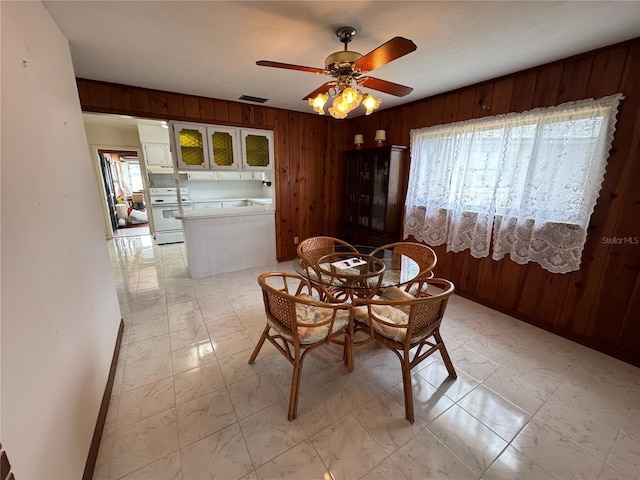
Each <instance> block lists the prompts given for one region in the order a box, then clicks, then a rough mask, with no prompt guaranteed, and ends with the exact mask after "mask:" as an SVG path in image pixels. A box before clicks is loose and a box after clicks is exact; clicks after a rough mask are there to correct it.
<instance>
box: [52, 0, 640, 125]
mask: <svg viewBox="0 0 640 480" xmlns="http://www.w3.org/2000/svg"><path fill="white" fill-rule="evenodd" d="M44 3H45V5H46V7H47V8H48V10H49V11H50V12H51V15H52V16H53V18H54V20H55V21H56V22H57V24H58V25H59V27H60V29H61V30H62V32H63V33H64V34H65V35H66V37H67V38H68V39H69V42H70V46H71V55H72V58H73V65H74V68H75V72H76V76H78V77H81V78H88V79H94V80H103V81H108V82H116V83H121V84H128V85H135V86H141V87H148V88H153V89H159V90H167V91H172V92H180V93H186V94H193V95H202V96H205V97H213V98H220V99H224V100H234V101H237V100H238V97H240V95H243V94H246V95H252V96H257V97H264V98H268V99H269V101H268V102H267V103H266V104H265V105H267V106H271V107H277V108H285V109H288V110H294V111H300V112H311V108H310V107H309V105H308V104H307V102H305V101H303V100H301V99H302V98H303V97H304V96H305V95H307V94H308V93H310V92H311V91H313V90H315V89H316V88H317V87H319V86H320V85H322V84H323V83H325V82H326V81H329V80H330V77H326V76H321V75H316V74H312V73H305V72H297V71H291V70H280V69H274V68H268V67H259V66H256V64H255V62H256V61H257V60H272V61H276V62H284V63H292V64H297V65H304V66H310V67H319V68H323V67H324V59H325V57H326V56H327V55H329V54H330V53H332V52H335V51H339V50H341V49H342V44H341V43H340V42H339V40H338V37H337V36H336V35H335V30H336V29H337V28H338V27H340V26H344V25H349V26H352V27H355V28H356V29H357V30H358V34H357V35H356V36H355V38H354V39H353V41H352V42H351V44H350V46H349V49H350V50H354V51H357V52H360V53H362V54H366V53H367V52H369V51H371V50H373V49H374V48H376V47H378V46H379V45H380V44H382V43H384V42H386V41H387V40H389V39H391V38H392V37H394V36H403V37H406V38H408V39H410V40H413V42H414V43H415V44H416V45H417V47H418V48H417V50H416V51H415V52H413V53H410V54H408V55H406V56H405V57H402V58H400V59H398V60H395V61H393V62H391V63H389V64H387V65H385V66H383V67H381V68H379V69H376V70H374V71H373V72H372V73H371V76H374V77H377V78H381V79H384V80H389V81H392V82H395V83H400V84H403V85H407V86H410V87H413V88H414V90H413V92H412V93H411V94H410V95H408V96H406V97H403V98H396V97H393V96H391V95H386V94H380V95H379V96H380V97H381V98H382V102H383V103H382V106H381V108H389V107H391V106H395V105H399V104H403V103H408V102H412V101H414V100H418V99H421V98H425V97H428V96H431V95H434V94H437V93H441V92H445V91H449V90H452V89H455V88H458V87H462V86H466V85H470V84H473V83H476V82H479V81H483V80H487V79H491V78H495V77H498V76H500V75H505V74H508V73H512V72H516V71H519V70H522V69H526V68H528V67H533V66H536V65H540V64H543V63H546V62H550V61H553V60H557V59H561V58H564V57H567V56H570V55H574V54H577V53H581V52H585V51H588V50H592V49H594V48H598V47H602V46H606V45H610V44H613V43H616V42H620V41H623V40H627V39H630V38H634V37H639V36H640V2H639V1H624V2H615V1H586V2H580V1H568V2H553V1H547V2H543V1H532V2H528V1H522V2H520V1H511V2H503V1H500V2H489V1H475V2H459V1H440V2H435V1H410V2H401V1H364V2H350V1H341V2H337V1H297V2H294V1H290V2H272V1H256V2H245V1H159V2H158V1H45V2H44ZM359 110H362V112H360V111H359ZM363 112H364V110H363V109H358V110H357V111H354V112H353V113H352V114H351V115H350V116H355V115H358V114H362V113H363Z"/></svg>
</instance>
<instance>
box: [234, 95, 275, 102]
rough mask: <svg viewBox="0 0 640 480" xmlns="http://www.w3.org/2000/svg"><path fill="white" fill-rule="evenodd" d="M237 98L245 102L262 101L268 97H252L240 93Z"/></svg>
mask: <svg viewBox="0 0 640 480" xmlns="http://www.w3.org/2000/svg"><path fill="white" fill-rule="evenodd" d="M238 100H245V101H247V102H256V103H264V102H266V101H267V100H268V98H260V97H252V96H251V95H242V96H241V97H240V98H239V99H238Z"/></svg>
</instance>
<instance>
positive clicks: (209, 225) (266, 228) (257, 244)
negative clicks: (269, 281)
mask: <svg viewBox="0 0 640 480" xmlns="http://www.w3.org/2000/svg"><path fill="white" fill-rule="evenodd" d="M243 203H244V204H243V205H242V206H233V207H223V208H215V207H214V208H203V209H198V210H188V211H187V210H185V211H184V212H183V214H182V215H178V216H176V218H180V219H181V220H182V225H183V230H184V241H185V249H186V253H187V264H188V267H189V273H190V274H191V277H192V278H202V277H208V276H211V275H215V274H218V273H225V272H233V271H236V270H242V269H245V268H251V267H258V266H261V265H268V264H270V263H275V262H276V232H275V211H274V209H273V203H272V202H271V199H270V198H248V199H245V200H244V202H243Z"/></svg>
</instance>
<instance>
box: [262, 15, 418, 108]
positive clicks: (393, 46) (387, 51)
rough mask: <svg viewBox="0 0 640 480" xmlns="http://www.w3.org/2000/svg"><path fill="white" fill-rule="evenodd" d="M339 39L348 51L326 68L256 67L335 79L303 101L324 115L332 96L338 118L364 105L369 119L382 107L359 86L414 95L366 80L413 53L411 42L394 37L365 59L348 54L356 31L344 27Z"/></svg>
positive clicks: (266, 64)
mask: <svg viewBox="0 0 640 480" xmlns="http://www.w3.org/2000/svg"><path fill="white" fill-rule="evenodd" d="M336 35H337V36H338V37H339V38H340V41H341V42H342V43H343V44H344V50H343V51H340V52H335V53H332V54H331V55H329V56H328V57H327V58H326V60H325V67H324V68H315V67H304V66H301V65H292V64H290V63H280V62H271V61H269V60H259V61H257V62H256V65H259V66H262V67H274V68H284V69H287V70H298V71H301V72H309V73H318V74H321V75H329V76H331V77H334V80H332V81H330V82H327V83H325V84H324V85H322V86H320V87H318V88H316V89H315V90H314V91H313V92H311V93H310V94H309V95H307V96H305V97H304V98H303V100H308V101H309V104H310V105H311V106H312V107H313V109H314V110H315V111H316V112H318V113H319V114H320V115H324V104H325V103H326V101H327V99H328V98H329V96H331V97H335V100H334V102H333V106H332V107H331V108H329V114H330V115H331V116H332V117H334V118H345V117H346V116H347V114H348V113H349V112H350V111H351V110H353V109H354V108H356V107H357V106H358V105H360V103H362V104H363V105H364V106H365V107H366V109H367V112H366V115H369V114H370V113H372V112H373V111H374V110H375V109H377V108H378V107H379V106H380V103H381V102H382V100H380V99H375V98H374V97H373V96H372V95H370V94H366V95H365V94H363V93H362V92H361V91H360V90H359V89H358V88H357V87H358V86H361V87H366V88H370V89H372V90H377V91H379V92H384V93H388V94H390V95H395V96H396V97H404V96H405V95H408V94H409V93H411V92H412V91H413V88H411V87H405V86H404V85H399V84H397V83H393V82H388V81H386V80H381V79H379V78H375V77H369V76H363V75H364V74H366V73H368V72H370V71H371V70H374V69H376V68H379V67H381V66H383V65H386V64H387V63H389V62H392V61H393V60H396V59H398V58H400V57H403V56H404V55H407V54H408V53H411V52H413V51H414V50H415V49H416V48H417V47H416V44H415V43H413V42H412V41H411V40H408V39H406V38H403V37H394V38H392V39H391V40H389V41H388V42H386V43H383V44H382V45H380V46H379V47H378V48H375V49H374V50H372V51H370V52H369V53H367V54H366V55H362V54H360V53H358V52H352V51H349V50H347V46H348V44H349V42H351V39H352V38H353V37H354V36H355V35H356V29H355V28H353V27H341V28H339V29H338V30H336Z"/></svg>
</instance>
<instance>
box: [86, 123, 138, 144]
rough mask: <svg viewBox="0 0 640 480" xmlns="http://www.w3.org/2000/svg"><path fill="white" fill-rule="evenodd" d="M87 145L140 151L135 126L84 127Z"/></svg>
mask: <svg viewBox="0 0 640 480" xmlns="http://www.w3.org/2000/svg"><path fill="white" fill-rule="evenodd" d="M85 130H86V133H87V141H88V142H89V145H112V146H114V147H135V148H137V149H139V150H142V145H141V144H140V137H139V136H138V127H137V126H136V125H122V126H116V125H113V126H102V125H87V126H86V127H85Z"/></svg>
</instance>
